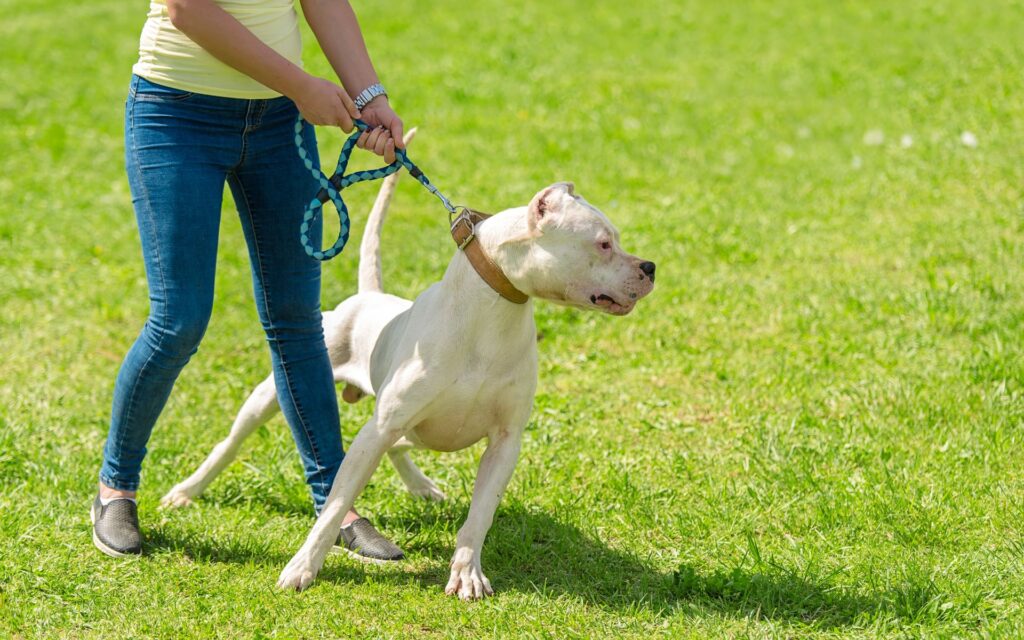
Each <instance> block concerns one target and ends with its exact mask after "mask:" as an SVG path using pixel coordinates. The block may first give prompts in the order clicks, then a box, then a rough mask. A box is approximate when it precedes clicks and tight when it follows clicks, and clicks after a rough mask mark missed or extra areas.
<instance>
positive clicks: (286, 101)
mask: <svg viewBox="0 0 1024 640" xmlns="http://www.w3.org/2000/svg"><path fill="white" fill-rule="evenodd" d="M128 95H129V99H132V100H136V101H153V102H164V103H174V104H177V103H181V104H188V105H195V106H201V107H203V108H205V109H213V110H217V111H223V112H225V113H237V114H239V115H244V114H246V113H247V112H250V111H251V110H252V109H253V108H254V107H259V108H260V109H261V110H262V111H264V112H270V111H274V110H276V109H277V108H284V107H289V106H291V105H292V104H293V103H292V101H291V99H290V98H288V97H286V96H278V97H276V98H225V97H223V96H213V95H209V94H206V93H197V92H194V91H188V90H185V89H177V88H174V87H168V86H166V85H162V84H158V83H156V82H153V81H151V80H147V79H145V78H143V77H141V76H138V75H135V74H132V79H131V82H130V84H129V85H128Z"/></svg>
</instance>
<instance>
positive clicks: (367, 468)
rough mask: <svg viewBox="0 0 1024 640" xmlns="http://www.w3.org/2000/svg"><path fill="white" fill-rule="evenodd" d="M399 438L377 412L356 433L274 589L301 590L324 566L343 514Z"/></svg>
mask: <svg viewBox="0 0 1024 640" xmlns="http://www.w3.org/2000/svg"><path fill="white" fill-rule="evenodd" d="M401 436H402V432H401V431H400V430H398V429H394V428H388V427H387V426H384V427H381V426H379V420H378V418H377V414H376V413H374V415H373V417H371V418H370V420H369V421H368V422H367V423H366V424H365V425H364V426H363V428H362V429H360V430H359V434H358V435H356V437H355V439H354V440H353V441H352V446H351V447H349V450H348V452H346V454H345V459H344V460H342V462H341V468H340V469H338V474H337V476H336V477H335V479H334V484H333V485H332V486H331V492H330V493H329V494H328V496H327V502H326V504H325V505H324V508H323V511H321V513H320V517H319V518H317V520H316V524H314V525H313V530H312V531H310V532H309V536H307V537H306V542H305V543H304V544H303V545H302V548H301V549H299V551H298V553H296V554H295V555H294V556H293V557H292V559H291V561H290V562H289V563H288V565H287V566H286V567H285V568H284V570H283V571H282V572H281V577H280V578H279V579H278V581H277V586H279V587H281V588H283V589H296V590H302V589H305V588H306V587H308V586H309V585H310V583H311V582H313V579H314V578H315V577H316V574H317V573H318V572H319V571H320V568H321V567H322V566H323V564H324V558H326V557H327V553H328V552H329V551H330V550H331V547H332V546H333V545H334V541H335V540H337V538H338V531H339V530H340V529H341V522H342V520H343V519H344V518H345V514H346V513H348V511H349V510H350V509H351V508H352V505H353V504H354V503H355V500H356V498H357V497H359V494H360V493H362V491H363V489H364V488H365V487H366V483H367V482H369V480H370V476H372V475H373V472H374V471H375V470H376V469H377V466H378V465H379V464H380V461H381V458H382V457H383V456H384V454H385V453H386V452H387V450H388V448H389V447H391V445H393V444H394V443H395V442H397V441H398V439H399V438H400V437H401Z"/></svg>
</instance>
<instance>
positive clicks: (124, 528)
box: [90, 494, 142, 558]
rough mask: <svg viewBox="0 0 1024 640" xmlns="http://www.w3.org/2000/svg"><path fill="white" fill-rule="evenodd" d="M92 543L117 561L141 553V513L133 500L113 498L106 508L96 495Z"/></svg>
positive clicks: (93, 508)
mask: <svg viewBox="0 0 1024 640" xmlns="http://www.w3.org/2000/svg"><path fill="white" fill-rule="evenodd" d="M90 516H91V517H92V543H93V544H94V545H96V548H97V549H99V550H100V551H102V552H103V553H105V554H107V555H108V556H111V557H114V558H121V557H123V556H137V555H141V554H142V534H141V533H140V532H139V510H138V507H137V506H136V505H135V501H134V500H128V499H127V498H120V499H114V500H111V501H110V502H108V503H107V504H106V505H105V506H104V504H103V503H102V502H101V501H100V496H99V495H98V494H97V495H96V499H95V500H93V502H92V511H91V513H90Z"/></svg>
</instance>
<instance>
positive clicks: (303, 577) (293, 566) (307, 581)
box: [277, 555, 317, 591]
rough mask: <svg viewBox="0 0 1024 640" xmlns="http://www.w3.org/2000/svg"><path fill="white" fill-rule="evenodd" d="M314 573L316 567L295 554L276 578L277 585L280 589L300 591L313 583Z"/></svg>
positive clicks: (315, 572)
mask: <svg viewBox="0 0 1024 640" xmlns="http://www.w3.org/2000/svg"><path fill="white" fill-rule="evenodd" d="M316 574H317V569H315V568H314V567H313V566H312V565H310V564H309V562H307V561H306V559H305V558H301V557H299V556H298V555H297V556H295V557H294V558H292V559H291V562H289V563H288V565H287V566H285V568H284V570H283V571H282V572H281V577H279V578H278V579H277V586H278V587H280V588H281V589H288V590H294V591H302V590H303V589H305V588H306V587H308V586H309V585H311V584H313V579H314V578H316Z"/></svg>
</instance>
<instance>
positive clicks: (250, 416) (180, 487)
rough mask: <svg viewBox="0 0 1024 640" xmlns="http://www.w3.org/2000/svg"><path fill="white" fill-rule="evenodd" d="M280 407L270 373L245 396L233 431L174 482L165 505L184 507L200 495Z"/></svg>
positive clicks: (162, 503) (166, 496)
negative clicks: (177, 481)
mask: <svg viewBox="0 0 1024 640" xmlns="http://www.w3.org/2000/svg"><path fill="white" fill-rule="evenodd" d="M279 410H280V405H279V404H278V403H277V393H276V389H275V386H274V376H269V377H268V378H267V379H266V380H264V381H263V382H261V383H260V384H259V385H257V387H256V388H255V389H254V390H253V392H252V393H251V394H250V395H249V397H248V398H247V399H246V401H245V404H243V405H242V408H241V410H239V412H238V417H237V418H235V423H234V424H233V425H232V426H231V433H229V434H228V437H227V438H225V439H224V440H222V441H221V442H220V443H218V444H217V446H216V447H214V448H213V451H211V452H210V455H208V456H207V457H206V460H204V461H203V464H201V465H200V466H199V468H198V469H196V472H195V473H193V474H192V475H190V476H189V477H188V478H187V479H185V480H184V481H182V482H179V483H178V484H176V485H174V488H172V489H171V490H170V491H168V492H167V494H166V495H165V496H164V497H163V499H161V500H160V504H161V505H162V506H165V507H181V506H185V505H187V504H190V503H191V502H192V498H195V497H197V496H199V495H200V494H201V493H202V492H203V491H204V490H205V489H206V487H207V486H209V484H210V483H211V482H213V479H214V478H216V477H217V474H219V473H220V472H221V471H223V470H224V468H225V467H226V466H228V465H229V464H230V463H231V461H232V460H234V459H235V456H237V455H238V450H239V449H240V448H241V447H242V442H244V441H245V439H246V438H248V437H249V436H250V435H251V434H252V432H253V431H255V430H256V428H257V427H259V426H260V425H261V424H263V423H264V422H266V421H267V420H269V419H270V418H271V417H272V416H273V415H274V414H275V413H277V412H278V411H279Z"/></svg>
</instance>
